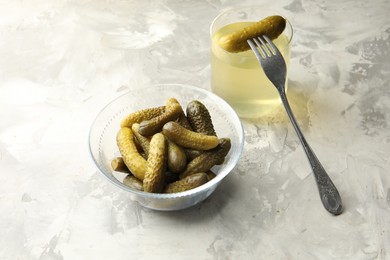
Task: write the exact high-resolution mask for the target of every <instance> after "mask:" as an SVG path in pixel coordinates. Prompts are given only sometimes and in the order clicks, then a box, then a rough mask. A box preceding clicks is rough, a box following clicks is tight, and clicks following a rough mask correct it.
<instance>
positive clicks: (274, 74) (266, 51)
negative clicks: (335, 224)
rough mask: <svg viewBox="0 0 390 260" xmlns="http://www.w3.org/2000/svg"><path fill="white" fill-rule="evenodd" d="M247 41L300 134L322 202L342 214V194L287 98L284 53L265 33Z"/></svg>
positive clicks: (331, 210)
mask: <svg viewBox="0 0 390 260" xmlns="http://www.w3.org/2000/svg"><path fill="white" fill-rule="evenodd" d="M264 40H265V41H264ZM247 42H248V44H249V46H250V47H251V49H252V51H253V52H254V54H255V55H256V58H257V59H258V61H259V62H260V64H261V66H262V68H263V71H264V73H265V75H266V76H267V77H268V79H269V80H270V81H271V82H272V83H273V84H274V86H275V87H276V89H277V90H278V92H279V95H280V99H281V100H282V103H283V105H284V108H285V110H286V112H287V115H288V117H289V119H290V121H291V123H292V125H293V127H294V129H295V132H296V133H297V135H298V138H299V140H300V141H301V144H302V147H303V149H304V151H305V153H306V156H307V158H308V160H309V163H310V165H311V168H312V170H313V173H314V177H315V180H316V183H317V187H318V191H319V193H320V198H321V201H322V204H323V205H324V207H325V209H326V210H327V211H328V212H330V213H332V214H333V215H339V214H341V213H342V211H343V208H342V205H341V197H340V194H339V192H338V191H337V188H336V186H335V185H334V184H333V182H332V180H331V179H330V177H329V176H328V174H327V173H326V171H325V169H324V167H323V166H322V165H321V163H320V161H319V160H318V158H317V156H316V155H315V153H314V152H313V150H312V149H311V148H310V146H309V144H308V143H307V141H306V139H305V137H304V136H303V134H302V131H301V129H300V128H299V125H298V123H297V121H296V119H295V116H294V114H293V112H292V110H291V107H290V104H289V102H288V100H287V96H286V91H285V82H286V71H287V68H286V62H285V61H284V59H283V56H282V54H281V53H280V51H279V50H278V48H277V47H276V46H275V45H274V44H273V43H272V41H271V40H270V39H269V38H268V37H267V36H265V35H263V38H262V37H257V38H253V39H248V40H247Z"/></svg>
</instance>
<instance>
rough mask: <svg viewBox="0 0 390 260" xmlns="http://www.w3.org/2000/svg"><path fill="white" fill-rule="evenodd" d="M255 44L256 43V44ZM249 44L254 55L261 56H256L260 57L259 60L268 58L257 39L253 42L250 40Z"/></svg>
mask: <svg viewBox="0 0 390 260" xmlns="http://www.w3.org/2000/svg"><path fill="white" fill-rule="evenodd" d="M253 42H255V43H256V44H254V43H253ZM248 43H249V45H250V46H251V48H252V50H253V51H254V53H255V54H256V53H258V54H259V55H256V56H258V58H262V59H265V58H267V54H266V53H265V52H264V50H263V48H261V45H260V43H259V41H258V40H256V38H253V39H252V40H248ZM257 47H258V48H257Z"/></svg>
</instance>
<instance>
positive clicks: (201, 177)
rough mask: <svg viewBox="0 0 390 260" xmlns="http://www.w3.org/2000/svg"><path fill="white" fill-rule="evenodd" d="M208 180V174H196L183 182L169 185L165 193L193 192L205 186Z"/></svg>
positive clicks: (179, 181)
mask: <svg viewBox="0 0 390 260" xmlns="http://www.w3.org/2000/svg"><path fill="white" fill-rule="evenodd" d="M208 180H209V179H208V177H207V174H206V173H195V174H192V175H190V176H188V177H186V178H184V179H182V180H178V181H175V182H172V183H170V184H168V185H167V186H166V187H165V189H164V193H176V192H183V191H187V190H191V189H193V188H196V187H199V186H201V185H203V184H205V183H206V182H208Z"/></svg>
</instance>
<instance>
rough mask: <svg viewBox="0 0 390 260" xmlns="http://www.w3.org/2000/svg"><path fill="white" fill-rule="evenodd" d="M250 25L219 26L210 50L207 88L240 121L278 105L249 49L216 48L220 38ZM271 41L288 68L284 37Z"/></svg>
mask: <svg viewBox="0 0 390 260" xmlns="http://www.w3.org/2000/svg"><path fill="white" fill-rule="evenodd" d="M250 24H252V23H251V22H238V23H234V24H229V25H226V26H224V27H222V28H221V29H219V30H218V31H217V32H216V33H215V34H214V35H213V37H212V47H211V49H212V50H211V52H212V56H211V89H212V91H213V92H214V93H215V94H217V95H218V96H220V97H222V98H223V99H224V100H226V101H227V102H228V103H229V104H230V105H231V106H232V107H233V108H234V109H235V111H236V112H237V114H238V115H239V116H240V117H243V118H255V117H260V116H262V115H265V114H267V113H269V112H271V111H272V110H274V109H275V108H276V107H277V106H278V105H279V104H280V102H281V101H280V98H279V94H278V92H277V90H276V89H275V87H274V86H273V85H272V83H271V82H270V81H269V80H268V78H267V76H265V74H264V72H263V70H262V68H261V67H260V64H259V62H258V60H257V59H256V57H255V55H254V54H253V52H252V50H248V51H245V52H240V53H229V52H226V51H225V50H223V49H222V48H220V47H219V46H218V40H219V39H220V38H221V37H222V36H224V35H227V34H229V33H231V32H234V31H237V30H240V29H242V28H244V27H246V26H248V25H250ZM273 42H274V43H275V45H276V46H277V47H278V49H279V50H280V52H281V53H282V55H283V56H284V58H285V61H286V64H287V65H288V64H289V59H290V46H289V39H288V37H287V36H286V35H284V34H282V35H280V36H279V37H278V38H277V39H275V40H274V41H273ZM286 83H287V82H286ZM286 87H287V86H286Z"/></svg>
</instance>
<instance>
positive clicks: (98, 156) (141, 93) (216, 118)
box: [89, 84, 244, 211]
mask: <svg viewBox="0 0 390 260" xmlns="http://www.w3.org/2000/svg"><path fill="white" fill-rule="evenodd" d="M170 97H174V98H176V99H177V100H178V101H179V102H180V103H181V105H182V106H183V108H184V109H185V107H186V106H187V104H188V103H189V102H190V101H192V100H194V99H197V100H199V101H201V102H202V103H204V104H205V105H206V107H207V108H208V110H209V112H210V115H211V118H212V120H213V124H214V127H215V131H216V132H217V135H218V136H219V137H228V138H230V139H231V145H232V146H231V149H230V151H229V153H228V155H227V157H226V160H225V162H224V163H223V164H222V165H219V166H215V167H213V168H212V170H213V171H214V172H215V173H216V174H217V176H216V177H215V178H214V179H212V180H211V181H209V182H207V183H206V184H204V185H202V186H200V187H197V188H195V189H192V190H189V191H185V192H180V193H173V194H153V193H147V192H142V191H137V190H134V189H131V188H129V187H127V186H125V185H124V184H123V183H122V181H123V179H124V177H125V176H126V175H125V174H123V173H120V172H115V171H113V170H112V169H111V160H112V159H113V158H114V157H117V156H120V154H119V150H118V147H117V145H116V134H117V132H118V130H119V127H120V121H121V120H122V118H124V116H126V115H127V114H129V113H132V112H135V111H137V110H140V109H144V108H150V107H155V106H161V105H164V104H165V101H166V100H167V99H168V98H170ZM243 146H244V130H243V127H242V125H241V121H240V119H239V117H238V116H237V114H236V113H235V111H234V110H233V109H232V108H231V107H230V106H229V104H227V103H226V102H225V101H224V100H222V99H221V98H220V97H218V96H216V95H214V94H213V93H211V92H209V91H206V90H203V89H201V88H198V87H193V86H187V85H180V84H162V85H155V86H149V87H143V88H139V89H135V90H132V91H130V92H129V93H127V94H124V95H122V96H120V97H118V98H117V99H115V100H113V101H112V102H111V103H109V104H108V105H107V106H106V107H105V108H103V110H102V111H101V112H100V113H99V114H98V115H97V117H96V119H95V121H94V122H93V124H92V126H91V129H90V134H89V149H90V154H91V156H92V159H93V162H94V163H95V165H96V166H97V168H98V169H99V171H100V172H101V173H102V174H103V175H104V176H105V177H106V178H107V179H108V180H109V181H110V182H112V183H113V184H114V185H116V186H118V187H119V188H121V189H123V190H125V191H128V192H129V193H130V194H131V198H132V200H135V201H137V202H139V203H140V204H141V205H143V206H144V207H147V208H151V209H155V210H166V211H168V210H179V209H184V208H188V207H190V206H193V205H195V204H197V203H199V202H201V201H203V200H204V199H206V198H207V197H208V196H209V195H210V194H211V193H212V192H213V191H214V190H215V188H216V187H217V186H218V184H219V183H220V182H221V181H222V180H223V179H224V178H225V177H226V175H228V174H229V173H230V172H231V171H232V169H233V168H234V167H235V165H236V164H237V162H238V160H239V158H240V156H241V153H242V150H243Z"/></svg>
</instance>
